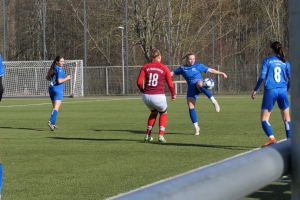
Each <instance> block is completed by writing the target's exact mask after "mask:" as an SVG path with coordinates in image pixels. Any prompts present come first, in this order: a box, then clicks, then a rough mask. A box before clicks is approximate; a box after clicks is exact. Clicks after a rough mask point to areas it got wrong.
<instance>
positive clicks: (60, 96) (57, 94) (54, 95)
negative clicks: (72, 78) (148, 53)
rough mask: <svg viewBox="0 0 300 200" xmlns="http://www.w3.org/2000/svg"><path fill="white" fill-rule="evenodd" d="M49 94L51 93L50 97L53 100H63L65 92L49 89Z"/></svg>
mask: <svg viewBox="0 0 300 200" xmlns="http://www.w3.org/2000/svg"><path fill="white" fill-rule="evenodd" d="M49 95H50V99H51V100H52V101H54V100H61V101H62V100H63V92H57V91H55V90H53V89H49Z"/></svg>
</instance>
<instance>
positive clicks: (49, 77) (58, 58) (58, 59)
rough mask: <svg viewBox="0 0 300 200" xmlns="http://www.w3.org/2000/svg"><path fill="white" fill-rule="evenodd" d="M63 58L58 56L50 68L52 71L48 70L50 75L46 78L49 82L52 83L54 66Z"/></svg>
mask: <svg viewBox="0 0 300 200" xmlns="http://www.w3.org/2000/svg"><path fill="white" fill-rule="evenodd" d="M61 58H62V57H61V56H56V58H55V60H54V61H53V62H52V64H51V66H50V69H49V70H48V73H47V76H46V79H47V80H48V81H50V79H51V77H52V76H53V74H54V66H55V65H56V62H58V61H60V59H61Z"/></svg>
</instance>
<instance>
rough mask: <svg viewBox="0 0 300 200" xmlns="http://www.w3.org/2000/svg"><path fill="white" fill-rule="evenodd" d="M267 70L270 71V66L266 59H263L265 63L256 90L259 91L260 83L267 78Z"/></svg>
mask: <svg viewBox="0 0 300 200" xmlns="http://www.w3.org/2000/svg"><path fill="white" fill-rule="evenodd" d="M267 71H268V66H267V61H266V59H265V60H264V61H263V64H262V69H261V74H260V77H259V78H258V80H257V83H256V85H255V87H254V91H257V90H258V89H259V87H260V85H261V84H262V82H263V81H264V79H265V78H266V74H267Z"/></svg>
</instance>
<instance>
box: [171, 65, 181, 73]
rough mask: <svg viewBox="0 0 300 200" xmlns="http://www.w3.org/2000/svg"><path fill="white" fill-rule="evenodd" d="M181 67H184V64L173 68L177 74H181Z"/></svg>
mask: <svg viewBox="0 0 300 200" xmlns="http://www.w3.org/2000/svg"><path fill="white" fill-rule="evenodd" d="M181 69H182V66H180V67H178V68H177V69H175V70H173V73H174V74H175V75H180V74H181Z"/></svg>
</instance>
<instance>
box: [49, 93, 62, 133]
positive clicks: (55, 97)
mask: <svg viewBox="0 0 300 200" xmlns="http://www.w3.org/2000/svg"><path fill="white" fill-rule="evenodd" d="M49 94H50V98H51V101H52V111H51V116H50V119H49V121H48V126H49V127H50V129H51V131H54V130H55V129H58V127H57V126H56V119H57V115H58V110H59V108H60V106H61V102H62V99H63V94H62V93H57V92H55V91H49Z"/></svg>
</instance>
